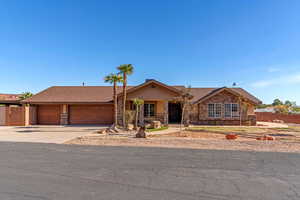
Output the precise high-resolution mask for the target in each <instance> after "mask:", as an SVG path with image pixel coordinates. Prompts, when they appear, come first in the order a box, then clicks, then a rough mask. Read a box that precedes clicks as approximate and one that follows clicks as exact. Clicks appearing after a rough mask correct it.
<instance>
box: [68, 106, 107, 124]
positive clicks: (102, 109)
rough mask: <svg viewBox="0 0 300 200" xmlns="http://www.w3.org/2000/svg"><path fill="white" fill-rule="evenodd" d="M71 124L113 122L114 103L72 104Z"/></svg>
mask: <svg viewBox="0 0 300 200" xmlns="http://www.w3.org/2000/svg"><path fill="white" fill-rule="evenodd" d="M69 109H70V112H69V113H70V124H112V123H113V105H71V106H70V108H69Z"/></svg>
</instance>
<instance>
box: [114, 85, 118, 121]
mask: <svg viewBox="0 0 300 200" xmlns="http://www.w3.org/2000/svg"><path fill="white" fill-rule="evenodd" d="M114 112H115V116H114V126H115V127H116V126H117V124H118V99H117V82H116V81H114Z"/></svg>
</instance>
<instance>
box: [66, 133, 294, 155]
mask: <svg viewBox="0 0 300 200" xmlns="http://www.w3.org/2000/svg"><path fill="white" fill-rule="evenodd" d="M66 144H77V145H103V146H143V147H169V148H191V149H215V150H241V151H266V152H299V153H300V142H297V141H257V140H254V139H241V140H235V141H229V140H225V139H220V138H215V139H211V138H201V139H199V138H185V137H183V138H177V137H174V138H172V137H170V138H164V137H158V138H155V137H153V138H147V139H138V138H128V137H117V136H116V137H103V136H86V137H81V138H77V139H74V140H71V141H68V142H66Z"/></svg>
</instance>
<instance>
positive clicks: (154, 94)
mask: <svg viewBox="0 0 300 200" xmlns="http://www.w3.org/2000/svg"><path fill="white" fill-rule="evenodd" d="M175 96H177V94H176V93H175V92H173V91H170V90H168V89H166V88H164V87H161V86H159V85H156V84H151V85H147V86H145V87H142V88H140V89H138V90H136V91H134V92H132V93H129V94H127V99H134V98H140V99H144V100H172V99H173V98H174V97H175Z"/></svg>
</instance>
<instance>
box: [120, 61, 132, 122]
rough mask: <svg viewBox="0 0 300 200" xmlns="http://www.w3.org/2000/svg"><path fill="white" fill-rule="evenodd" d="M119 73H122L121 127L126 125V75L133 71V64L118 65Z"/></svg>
mask: <svg viewBox="0 0 300 200" xmlns="http://www.w3.org/2000/svg"><path fill="white" fill-rule="evenodd" d="M118 70H119V74H122V75H123V113H122V114H123V115H122V118H123V127H126V119H125V118H126V113H125V112H126V97H127V94H126V89H127V76H128V75H131V74H132V73H133V65H132V64H123V65H120V66H119V67H118Z"/></svg>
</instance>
